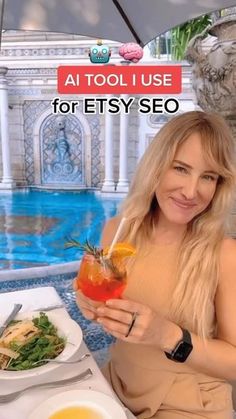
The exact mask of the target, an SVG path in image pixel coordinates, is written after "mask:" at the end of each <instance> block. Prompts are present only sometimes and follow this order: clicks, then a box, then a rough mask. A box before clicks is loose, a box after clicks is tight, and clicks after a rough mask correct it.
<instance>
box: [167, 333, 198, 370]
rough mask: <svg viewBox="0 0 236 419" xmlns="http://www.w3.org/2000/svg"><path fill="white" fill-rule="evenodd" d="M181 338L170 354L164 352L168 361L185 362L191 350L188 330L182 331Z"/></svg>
mask: <svg viewBox="0 0 236 419" xmlns="http://www.w3.org/2000/svg"><path fill="white" fill-rule="evenodd" d="M181 330H182V332H183V337H182V339H181V340H180V341H179V342H178V343H177V345H176V346H175V348H174V349H173V350H172V351H171V352H170V353H168V352H165V354H166V356H167V358H168V359H171V360H172V361H176V362H185V361H186V359H187V358H188V356H189V354H190V353H191V351H192V349H193V345H192V339H191V335H190V333H189V331H188V330H186V329H182V327H181Z"/></svg>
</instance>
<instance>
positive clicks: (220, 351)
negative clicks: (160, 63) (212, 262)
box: [98, 239, 236, 381]
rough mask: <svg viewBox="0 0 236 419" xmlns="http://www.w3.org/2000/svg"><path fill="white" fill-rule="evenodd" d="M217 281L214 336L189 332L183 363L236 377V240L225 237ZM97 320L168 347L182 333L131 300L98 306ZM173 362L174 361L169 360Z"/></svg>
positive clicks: (132, 339)
mask: <svg viewBox="0 0 236 419" xmlns="http://www.w3.org/2000/svg"><path fill="white" fill-rule="evenodd" d="M220 269H221V273H220V284H219V286H218V290H217V294H216V299H215V307H216V316H217V325H218V335H217V338H216V339H208V340H206V341H203V339H202V338H200V337H199V336H197V335H195V334H193V333H191V336H192V343H193V350H192V352H191V354H190V356H189V357H188V358H187V360H186V364H188V365H189V366H191V367H192V368H194V369H195V370H196V371H198V372H202V373H205V374H208V375H211V376H213V377H219V378H223V379H227V380H232V381H233V380H236V242H235V241H234V240H231V239H227V240H225V241H224V244H223V246H222V251H221V260H220ZM133 312H138V313H139V315H138V317H137V319H136V321H135V326H134V328H133V329H132V333H131V334H130V335H129V336H128V337H125V335H126V333H127V330H128V328H129V324H130V322H131V320H132V313H133ZM98 314H99V316H100V317H99V319H98V321H99V322H100V323H101V324H103V326H104V327H105V330H106V331H108V332H110V333H112V334H113V335H114V336H115V337H117V338H119V339H123V340H126V341H127V342H133V343H143V344H151V345H157V346H158V347H159V348H160V349H161V350H163V351H167V352H169V351H171V350H172V349H173V348H174V347H175V345H176V344H177V343H178V341H179V340H180V339H181V337H182V331H181V329H180V327H179V326H178V325H177V324H175V323H173V322H171V321H169V320H167V319H165V318H164V317H162V316H161V315H159V314H158V313H154V312H153V311H152V310H151V309H150V308H149V307H147V306H144V305H142V304H140V303H136V302H134V301H130V300H122V299H121V300H110V301H108V302H107V304H106V306H104V307H101V308H99V309H98ZM171 362H174V361H171Z"/></svg>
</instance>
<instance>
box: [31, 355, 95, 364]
mask: <svg viewBox="0 0 236 419" xmlns="http://www.w3.org/2000/svg"><path fill="white" fill-rule="evenodd" d="M89 356H90V354H88V353H87V354H84V355H82V356H81V358H79V359H75V360H74V361H60V360H59V359H50V358H43V359H40V360H39V361H35V362H34V363H33V365H37V364H43V363H44V362H54V363H55V364H77V363H78V362H81V361H83V360H84V359H85V358H88V357H89Z"/></svg>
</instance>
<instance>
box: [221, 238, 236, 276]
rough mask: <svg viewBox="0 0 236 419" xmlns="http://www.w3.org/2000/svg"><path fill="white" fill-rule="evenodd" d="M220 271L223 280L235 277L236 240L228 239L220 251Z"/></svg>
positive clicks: (224, 241) (224, 240) (225, 239)
mask: <svg viewBox="0 0 236 419" xmlns="http://www.w3.org/2000/svg"><path fill="white" fill-rule="evenodd" d="M220 270H221V277H222V279H224V278H227V277H229V276H231V275H232V274H233V275H235V272H236V240H235V239H232V238H230V237H226V238H224V239H223V241H222V245H221V249H220Z"/></svg>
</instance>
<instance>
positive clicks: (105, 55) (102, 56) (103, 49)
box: [89, 41, 111, 64]
mask: <svg viewBox="0 0 236 419" xmlns="http://www.w3.org/2000/svg"><path fill="white" fill-rule="evenodd" d="M110 56H111V51H110V48H109V47H108V46H107V45H104V44H103V43H102V41H97V45H92V47H91V48H90V50H89V58H90V61H91V63H93V64H106V63H108V62H109V60H110Z"/></svg>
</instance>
